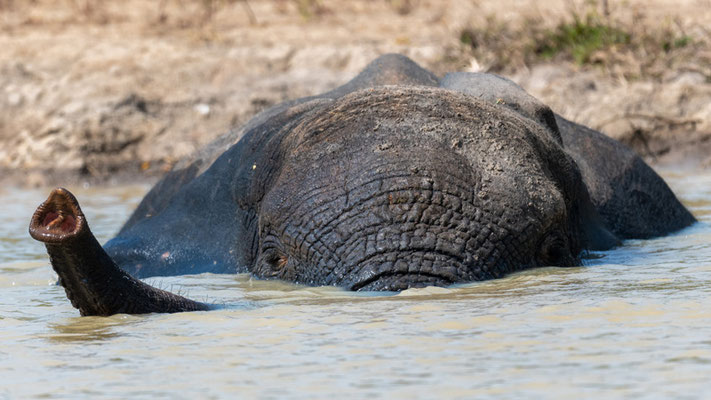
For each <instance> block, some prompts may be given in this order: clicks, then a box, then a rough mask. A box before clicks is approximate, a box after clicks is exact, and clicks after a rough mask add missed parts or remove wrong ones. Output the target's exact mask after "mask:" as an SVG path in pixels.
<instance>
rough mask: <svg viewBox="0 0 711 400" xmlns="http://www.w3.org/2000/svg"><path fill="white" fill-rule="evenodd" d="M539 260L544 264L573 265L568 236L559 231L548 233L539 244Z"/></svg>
mask: <svg viewBox="0 0 711 400" xmlns="http://www.w3.org/2000/svg"><path fill="white" fill-rule="evenodd" d="M538 260H539V262H540V263H541V264H542V265H548V266H558V267H567V266H570V265H572V264H573V259H572V256H571V254H570V248H569V246H568V239H567V237H566V236H565V235H563V234H562V233H560V232H557V231H555V232H551V233H549V234H547V235H546V236H545V238H544V239H543V241H542V242H541V244H540V246H539V253H538Z"/></svg>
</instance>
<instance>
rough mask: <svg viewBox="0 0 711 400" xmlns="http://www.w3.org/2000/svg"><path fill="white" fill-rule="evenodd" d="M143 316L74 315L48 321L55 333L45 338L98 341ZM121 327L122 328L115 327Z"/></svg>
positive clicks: (69, 340)
mask: <svg viewBox="0 0 711 400" xmlns="http://www.w3.org/2000/svg"><path fill="white" fill-rule="evenodd" d="M143 318H144V317H141V316H132V315H123V314H122V315H114V316H111V317H108V318H105V317H75V318H70V319H68V320H65V321H63V322H61V323H50V324H49V327H50V328H52V329H54V330H55V333H53V334H50V335H47V336H46V338H47V339H49V340H50V341H53V342H60V343H61V342H98V341H105V340H108V339H111V338H115V337H117V336H119V334H120V333H119V331H127V330H130V329H131V326H135V325H136V324H138V323H139V322H140V321H141V320H142V319H143ZM117 328H122V329H117Z"/></svg>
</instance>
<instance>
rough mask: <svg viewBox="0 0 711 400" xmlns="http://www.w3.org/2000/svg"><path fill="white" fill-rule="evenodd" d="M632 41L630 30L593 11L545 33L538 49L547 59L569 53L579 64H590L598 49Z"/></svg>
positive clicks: (539, 53) (538, 44)
mask: <svg viewBox="0 0 711 400" xmlns="http://www.w3.org/2000/svg"><path fill="white" fill-rule="evenodd" d="M629 42H630V34H629V33H627V32H624V31H622V30H621V29H618V28H615V27H613V26H611V25H608V24H605V23H604V22H602V21H601V20H600V19H599V18H597V17H596V16H595V15H591V14H589V15H587V16H586V17H585V19H581V18H580V17H578V16H576V17H575V18H574V20H573V22H568V23H562V24H560V25H558V26H557V27H556V28H555V29H553V30H549V31H546V32H544V34H543V38H542V39H541V40H540V41H539V42H538V43H536V44H535V48H534V52H535V53H536V54H538V55H539V56H540V57H542V58H544V59H552V58H553V57H555V56H557V55H558V54H569V55H570V56H572V58H573V59H574V60H575V62H576V63H578V64H586V63H589V62H590V59H591V56H592V54H593V53H595V52H596V51H598V50H604V49H608V48H610V47H612V46H615V45H618V44H628V43H629Z"/></svg>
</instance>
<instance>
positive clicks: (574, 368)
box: [0, 173, 711, 399]
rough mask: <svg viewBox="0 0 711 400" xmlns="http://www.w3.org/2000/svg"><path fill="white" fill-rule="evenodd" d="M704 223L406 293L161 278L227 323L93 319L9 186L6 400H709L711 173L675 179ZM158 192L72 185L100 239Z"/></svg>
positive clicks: (201, 317)
mask: <svg viewBox="0 0 711 400" xmlns="http://www.w3.org/2000/svg"><path fill="white" fill-rule="evenodd" d="M666 177H667V179H668V180H669V182H670V184H671V185H672V187H673V188H674V189H675V191H676V192H677V193H679V195H680V197H681V198H682V199H683V201H684V202H685V203H686V204H687V205H688V206H689V207H690V208H691V209H692V210H693V212H694V214H695V215H696V216H697V217H698V218H699V219H700V220H701V221H703V222H702V223H699V224H697V225H695V226H693V227H691V228H688V229H686V230H684V231H682V232H679V233H677V234H675V235H672V236H669V237H665V238H660V239H654V240H637V241H630V242H628V243H627V244H626V246H624V247H623V248H620V249H617V250H613V251H608V252H602V253H596V254H595V256H596V257H597V258H595V259H592V260H588V261H587V263H586V264H587V265H586V266H584V267H579V268H568V269H561V268H544V269H537V270H533V271H528V272H524V273H520V274H516V275H513V276H510V277H508V278H505V279H500V280H496V281H490V282H483V283H475V284H470V285H465V286H461V287H456V288H449V289H442V288H427V289H417V290H408V291H405V292H403V293H400V294H398V295H392V294H391V295H383V294H379V295H374V294H353V293H346V292H343V291H340V290H337V289H334V288H306V287H297V286H293V285H288V284H284V283H278V282H262V281H256V280H252V279H250V278H249V277H248V276H247V275H237V276H227V275H226V276H220V275H209V274H206V275H199V276H187V277H175V278H165V279H150V280H149V281H150V282H152V283H154V284H156V285H158V286H160V287H163V288H167V289H171V290H175V291H180V292H181V293H183V294H187V295H189V296H191V297H194V298H197V299H201V300H204V299H207V300H208V301H213V302H217V303H225V304H227V305H228V306H229V307H228V308H226V309H224V310H220V311H212V312H202V313H184V314H175V315H146V316H128V315H117V316H114V317H110V318H95V317H87V318H79V317H78V313H77V311H76V310H74V309H73V308H72V307H71V305H70V304H69V302H68V301H67V300H66V298H65V296H64V292H63V290H62V288H61V287H57V286H55V285H54V284H53V283H54V280H55V275H54V273H53V272H52V270H51V268H50V267H49V264H48V261H47V258H46V255H45V253H44V249H43V247H42V245H40V244H38V243H36V242H34V241H32V240H31V239H29V237H28V235H27V233H26V232H27V223H28V221H29V216H30V214H31V212H32V210H33V208H34V207H35V206H36V205H37V204H38V203H39V202H41V201H42V200H43V199H44V198H45V196H46V195H47V191H46V190H41V191H39V190H38V191H19V190H12V189H1V190H2V191H0V204H3V206H2V210H3V211H2V214H0V221H1V223H0V399H5V398H8V399H10V398H12V399H14V398H49V399H53V398H72V399H75V398H92V399H93V398H129V397H131V398H150V399H160V398H166V399H176V398H178V399H180V398H184V399H194V398H201V399H202V398H233V397H234V398H278V399H280V398H304V399H312V398H329V399H330V398H344V397H345V398H365V397H369V398H473V397H475V396H486V395H491V396H495V397H498V398H520V397H525V398H540V397H546V398H561V399H570V398H573V397H574V396H575V397H577V398H599V397H600V396H605V397H606V398H621V397H626V398H703V397H705V396H708V392H709V389H711V382H709V379H710V378H709V377H710V376H711V226H710V225H709V223H711V174H709V173H705V174H704V173H701V174H691V175H686V176H685V175H674V174H669V173H667V174H666ZM146 190H147V188H146V187H121V188H111V189H81V188H78V189H75V193H76V194H77V195H78V197H79V199H80V200H81V201H82V203H83V207H84V209H85V212H86V214H87V215H88V218H89V221H90V224H91V226H92V228H93V230H94V232H95V233H97V236H99V239H100V240H101V241H105V240H106V239H108V238H109V237H110V235H111V234H112V233H113V232H115V231H116V230H117V229H118V228H119V226H120V225H121V223H122V222H123V220H125V218H126V217H127V215H128V213H129V212H130V210H131V209H132V208H133V207H134V206H135V205H136V204H137V202H138V201H139V200H140V197H141V195H142V194H143V193H144V192H145V191H146Z"/></svg>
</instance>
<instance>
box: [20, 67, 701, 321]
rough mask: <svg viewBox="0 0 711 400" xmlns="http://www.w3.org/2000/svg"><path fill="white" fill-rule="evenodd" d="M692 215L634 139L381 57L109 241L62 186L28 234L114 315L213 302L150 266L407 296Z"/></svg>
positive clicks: (164, 194) (257, 121) (502, 88)
mask: <svg viewBox="0 0 711 400" xmlns="http://www.w3.org/2000/svg"><path fill="white" fill-rule="evenodd" d="M693 222H694V218H693V217H692V216H691V214H690V213H689V212H688V211H687V210H686V209H685V208H684V207H683V206H682V205H681V204H680V203H679V202H678V200H677V199H676V197H675V196H674V194H673V193H672V192H671V191H670V190H669V188H668V187H667V185H666V184H665V183H664V182H663V181H662V179H661V178H660V177H659V176H657V174H655V173H654V171H653V170H652V169H651V168H650V167H649V166H647V165H646V164H645V163H644V162H643V161H642V160H641V159H639V158H638V157H637V156H636V155H634V153H633V152H632V151H631V150H629V149H628V148H626V147H624V146H623V145H621V144H619V143H617V142H615V141H613V140H611V139H609V138H607V137H606V136H604V135H602V134H601V133H599V132H596V131H594V130H591V129H588V128H586V127H584V126H581V125H577V124H575V123H573V122H570V121H567V120H565V119H564V118H562V117H560V116H559V115H556V114H554V113H553V112H552V111H551V110H550V109H549V108H548V107H547V106H545V105H544V104H542V103H540V102H539V101H538V100H536V99H535V98H533V97H532V96H530V95H529V94H527V93H526V92H525V91H524V90H523V89H521V88H520V87H519V86H517V85H516V84H514V83H513V82H511V81H509V80H506V79H504V78H501V77H498V76H495V75H489V74H474V73H454V74H449V75H447V76H445V77H444V78H443V79H438V78H437V77H436V76H434V75H433V74H431V73H430V72H428V71H426V70H424V69H422V68H420V67H419V66H417V65H416V64H415V63H413V62H412V61H411V60H409V59H408V58H406V57H403V56H399V55H385V56H382V57H380V58H378V59H376V60H375V61H373V62H372V63H371V64H370V65H369V66H368V67H367V68H366V69H365V70H364V71H363V72H362V73H360V74H359V75H358V76H357V77H355V78H354V79H353V80H352V81H350V82H349V83H347V84H345V85H343V86H341V87H339V88H337V89H335V90H333V91H330V92H327V93H324V94H322V95H319V96H314V97H309V98H303V99H298V100H294V101H290V102H286V103H283V104H280V105H277V106H275V107H273V108H271V109H269V110H267V111H264V112H263V113H261V114H259V115H257V116H256V117H254V118H253V119H252V121H250V122H249V123H248V124H247V125H246V126H245V127H244V128H242V129H240V130H236V131H233V132H229V133H227V134H226V135H224V136H222V137H221V138H219V139H218V140H216V141H215V142H213V143H212V144H211V145H209V146H207V147H206V148H205V149H203V150H202V151H201V152H199V153H198V154H196V155H195V156H193V157H192V158H190V159H188V160H184V161H183V162H182V163H181V164H179V165H177V166H176V168H174V170H173V171H172V172H170V173H169V174H168V175H167V176H165V177H164V178H163V179H162V180H161V181H160V182H159V183H158V184H156V186H155V187H154V188H153V189H152V190H151V191H150V192H149V193H148V194H147V195H146V197H145V198H144V199H143V201H142V202H141V204H140V205H139V206H138V208H137V209H136V210H135V212H134V213H133V215H132V216H131V218H130V219H129V220H128V222H126V224H125V225H124V227H123V228H122V229H121V230H120V232H119V233H118V235H117V236H116V237H115V238H114V239H112V240H110V241H109V242H108V243H106V244H105V245H104V246H103V247H102V246H101V245H99V243H98V242H97V241H96V239H95V238H94V237H93V235H92V234H91V232H90V230H89V226H88V224H87V222H86V220H85V218H84V215H83V214H82V212H81V209H80V207H79V204H78V203H77V201H76V199H75V198H74V196H73V195H71V193H69V192H68V191H66V190H65V189H56V190H55V191H54V192H52V194H51V195H50V196H49V198H48V199H47V201H45V202H44V203H43V204H42V205H41V206H40V207H39V208H38V210H37V212H36V213H35V215H34V216H33V218H32V221H31V224H30V233H31V235H32V237H34V238H35V239H37V240H40V241H43V242H45V243H46V246H47V250H48V253H49V256H50V259H51V262H52V266H53V268H54V269H55V271H57V273H58V275H59V283H60V284H61V285H62V286H64V288H65V289H66V292H67V296H68V297H69V299H70V300H71V302H72V304H73V305H74V306H75V307H76V308H78V309H79V310H80V312H81V314H82V315H110V314H114V313H146V312H176V311H189V310H205V309H209V308H210V306H209V305H206V304H202V303H198V302H195V301H192V300H189V299H186V298H183V297H180V296H177V295H174V294H171V293H169V292H165V291H162V290H158V289H155V288H153V287H151V286H149V285H147V284H145V283H143V282H141V281H140V280H138V278H145V277H149V276H166V275H180V274H197V273H202V272H213V273H239V272H250V273H251V274H253V275H254V276H256V277H259V278H265V279H284V280H288V281H292V282H296V283H300V284H306V285H336V286H341V287H344V288H347V289H350V290H395V291H397V290H403V289H406V288H410V287H422V286H428V285H437V286H447V285H451V284H455V283H462V282H470V281H477V280H483V279H491V278H499V277H502V276H504V275H506V274H508V273H511V272H514V271H518V270H522V269H525V268H532V267H538V266H573V265H580V263H581V255H583V254H584V252H585V250H590V249H607V248H611V247H613V246H615V245H617V244H618V243H620V241H621V240H624V239H628V238H646V237H652V236H658V235H663V234H666V233H669V232H671V231H674V230H678V229H680V228H683V227H685V226H688V225H689V224H691V223H693Z"/></svg>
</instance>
